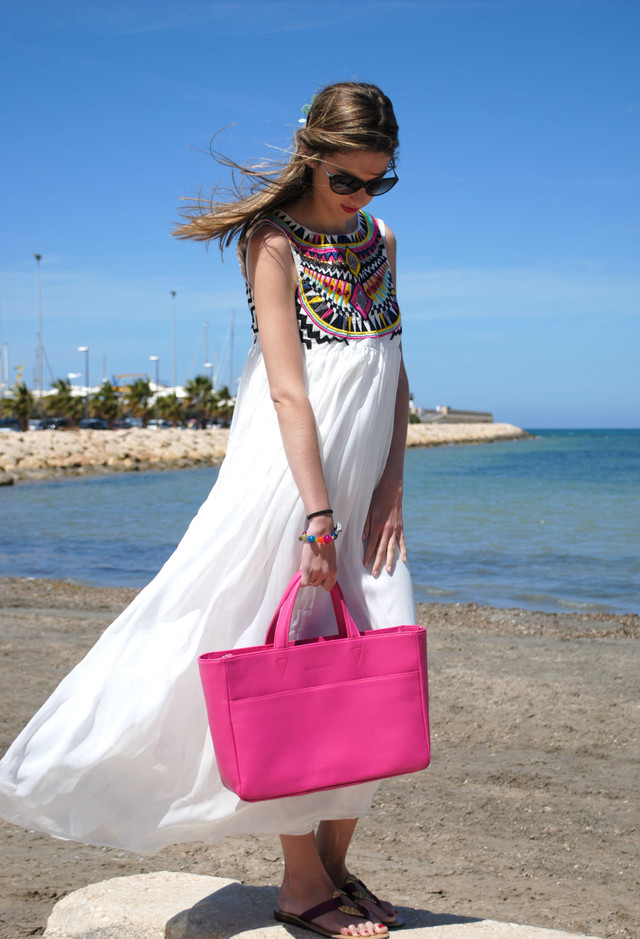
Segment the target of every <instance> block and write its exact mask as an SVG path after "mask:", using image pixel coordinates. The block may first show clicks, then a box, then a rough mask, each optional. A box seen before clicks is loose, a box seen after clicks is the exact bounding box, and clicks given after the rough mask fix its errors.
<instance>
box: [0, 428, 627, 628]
mask: <svg viewBox="0 0 640 939" xmlns="http://www.w3.org/2000/svg"><path fill="white" fill-rule="evenodd" d="M530 433H532V434H533V437H532V438H531V439H528V440H516V441H507V442H500V443H493V444H481V445H469V446H446V447H430V448H424V449H412V450H408V451H407V455H406V474H405V499H404V517H405V530H406V538H407V544H408V551H409V566H410V568H411V572H412V576H413V580H414V585H415V593H416V599H417V600H418V601H422V602H441V603H469V602H472V603H477V604H480V605H483V606H495V607H521V608H525V609H530V610H542V611H547V612H572V611H573V612H594V611H596V612H606V613H640V430H532V431H530ZM216 477H217V469H216V468H206V467H205V468H198V469H183V470H176V471H164V472H148V473H147V472H145V473H122V474H109V475H104V476H89V477H75V478H63V479H51V480H44V481H33V482H22V483H19V484H17V485H15V486H11V487H3V488H0V576H13V577H15V576H21V577H34V578H38V577H48V578H56V579H61V580H68V581H72V582H76V583H80V584H94V585H102V586H130V587H142V586H144V585H145V584H146V583H148V582H149V581H150V580H151V579H152V578H153V576H154V575H155V574H156V573H157V571H158V570H159V568H160V567H161V566H162V564H163V563H164V561H165V560H166V559H167V558H168V557H169V555H170V554H171V552H172V551H173V549H174V548H175V546H176V544H177V543H178V541H179V540H180V538H181V536H182V535H183V533H184V531H185V530H186V528H187V525H188V524H189V521H190V519H191V518H192V516H193V515H194V514H195V512H196V511H197V509H198V507H199V506H200V504H201V503H202V502H203V501H204V499H205V498H206V496H207V494H208V492H209V490H210V488H211V486H212V485H213V484H214V482H215V480H216Z"/></svg>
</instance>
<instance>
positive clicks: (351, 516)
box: [0, 338, 415, 854]
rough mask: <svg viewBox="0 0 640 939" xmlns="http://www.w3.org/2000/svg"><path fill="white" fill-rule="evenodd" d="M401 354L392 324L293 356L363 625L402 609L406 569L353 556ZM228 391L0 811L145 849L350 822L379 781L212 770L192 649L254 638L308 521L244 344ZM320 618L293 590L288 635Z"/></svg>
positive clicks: (383, 451)
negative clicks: (118, 609) (298, 358)
mask: <svg viewBox="0 0 640 939" xmlns="http://www.w3.org/2000/svg"><path fill="white" fill-rule="evenodd" d="M399 364H400V348H399V339H398V338H394V339H391V340H390V339H385V338H382V339H379V338H378V339H370V340H369V339H366V340H360V341H357V342H353V343H349V344H346V343H327V344H322V345H319V346H315V347H314V348H313V349H312V350H309V351H308V352H307V353H306V368H307V380H308V390H309V396H310V399H311V403H312V406H313V409H314V413H315V415H316V420H317V424H318V431H319V437H320V441H321V448H322V457H323V462H324V467H325V475H326V479H327V486H328V490H329V492H330V494H331V501H332V507H333V509H334V511H335V513H336V518H337V519H339V520H340V521H341V522H342V524H343V528H344V531H343V533H342V534H341V536H340V538H339V539H338V541H337V542H336V547H337V550H338V578H339V582H340V585H341V587H342V589H343V591H344V593H345V596H346V599H347V603H348V605H349V608H350V610H351V612H352V614H353V616H354V618H355V620H356V622H357V623H358V625H360V626H371V627H373V628H380V627H384V626H393V625H399V624H402V623H410V622H414V621H415V619H414V618H415V611H414V605H413V592H412V588H411V581H410V577H409V573H408V570H407V568H406V567H405V565H404V564H402V562H399V563H397V564H396V565H395V568H394V571H393V573H392V574H387V573H386V572H384V571H383V572H382V573H381V574H380V576H379V577H378V578H374V577H372V576H371V574H370V573H369V572H368V571H367V570H365V568H364V567H363V564H362V557H363V545H362V529H363V526H364V522H365V518H366V514H367V511H368V508H369V502H370V499H371V494H372V492H373V490H374V488H375V485H376V483H377V481H378V479H379V477H380V474H381V472H382V470H383V468H384V464H385V461H386V457H387V453H388V449H389V444H390V440H391V433H392V427H393V414H394V407H395V398H396V388H397V382H398V371H399ZM240 389H241V390H240V395H239V398H238V404H237V407H236V413H235V415H234V420H233V426H232V431H231V434H230V439H229V448H228V453H227V457H226V459H225V461H224V464H223V466H222V468H221V471H220V475H219V477H218V481H217V482H216V484H215V486H214V487H213V489H212V491H211V493H210V495H209V496H208V498H207V500H206V501H205V502H204V504H203V505H202V507H201V508H200V510H199V511H198V514H197V515H196V517H195V518H194V519H193V521H192V523H191V525H190V526H189V529H188V531H187V532H186V534H185V536H184V538H183V539H182V541H181V542H180V544H179V545H178V547H177V548H176V550H175V552H174V553H173V555H172V556H171V557H170V558H169V560H168V561H167V563H166V564H165V565H164V567H163V568H162V570H161V571H160V572H159V574H158V575H157V576H156V577H155V578H154V580H153V581H152V582H151V583H150V584H149V585H148V586H147V587H146V588H145V589H144V590H143V591H141V593H140V594H139V595H138V596H137V597H136V599H135V600H134V601H133V603H131V604H130V606H129V607H127V609H126V610H124V612H123V613H122V614H121V615H120V616H119V617H118V618H117V619H116V620H115V622H114V623H113V624H112V625H111V626H110V627H109V628H108V629H107V630H106V631H105V633H104V634H103V635H102V637H101V638H100V640H99V641H98V642H97V643H96V645H95V646H94V647H93V648H92V649H91V651H90V652H89V653H88V654H87V656H86V657H85V658H84V659H83V660H82V661H81V662H80V663H79V664H78V665H77V666H76V667H75V668H74V669H73V671H72V672H71V673H70V674H69V675H68V676H67V677H66V678H65V679H64V680H63V681H62V682H61V684H60V685H59V686H58V688H57V689H56V691H55V692H54V693H53V694H52V695H51V697H50V698H49V699H48V700H47V701H46V702H45V704H44V705H43V706H42V708H41V709H40V710H39V711H38V713H37V714H36V715H35V716H34V717H33V718H32V720H31V721H30V723H29V724H28V725H27V727H26V728H25V729H24V730H23V732H22V733H21V734H20V736H19V737H18V738H17V739H16V741H15V742H14V743H13V745H12V746H11V747H10V749H9V750H8V752H7V753H6V755H5V757H4V759H3V760H2V762H1V763H0V816H2V817H3V818H5V819H7V820H9V821H12V822H15V823H17V824H20V825H23V826H25V827H28V828H34V829H39V830H42V831H46V832H49V833H50V834H52V835H55V836H58V837H62V838H68V839H72V840H75V841H82V842H86V843H89V844H97V845H109V846H113V847H119V848H125V849H129V850H132V851H135V852H137V853H140V854H145V853H146V854H149V853H153V852H155V851H158V850H160V849H161V848H163V847H164V846H166V845H168V844H174V843H177V842H182V841H216V840H218V839H220V838H223V837H225V836H227V835H235V834H241V833H254V834H257V833H282V834H303V833H305V832H308V831H310V830H311V828H312V827H313V825H314V824H315V823H316V822H318V821H319V820H321V819H323V818H355V817H358V816H359V815H361V814H362V813H363V812H365V811H366V810H367V809H368V808H369V806H370V804H371V799H372V797H373V794H374V792H375V790H376V788H377V784H376V783H369V784H365V785H360V786H353V787H347V788H344V789H337V790H332V791H330V792H322V793H314V794H310V795H303V796H296V797H293V798H287V799H278V800H273V801H269V802H260V803H245V802H242V801H241V800H240V799H238V797H237V796H236V795H235V794H234V793H232V792H230V791H229V790H227V789H225V788H224V787H223V785H222V783H221V781H220V777H219V775H218V772H217V769H216V764H215V758H214V752H213V746H212V743H211V738H210V735H209V728H208V725H207V718H206V713H205V706H204V699H203V695H202V690H201V687H200V680H199V674H198V668H197V657H198V655H199V654H200V653H202V652H208V651H213V650H218V649H225V648H233V647H235V646H249V645H260V644H261V643H262V642H264V637H265V632H266V629H267V626H268V624H269V622H270V620H271V617H272V615H273V611H274V609H275V607H276V604H277V602H278V600H279V599H280V596H281V594H282V592H283V590H284V588H285V586H286V585H287V583H288V581H289V580H290V578H291V577H292V575H293V574H294V572H295V571H296V570H297V569H298V567H299V563H300V550H301V544H300V542H299V541H298V535H299V534H300V532H301V531H302V529H303V527H304V522H305V512H304V508H303V505H302V502H301V500H300V497H299V494H298V491H297V488H296V486H295V483H294V481H293V478H292V476H291V472H290V470H289V467H288V464H287V461H286V458H285V455H284V450H283V447H282V441H281V437H280V432H279V428H278V423H277V418H276V415H275V411H274V408H273V404H272V402H271V399H270V395H269V387H268V383H267V378H266V372H265V368H264V362H263V359H262V355H261V353H260V348H259V343H258V344H257V345H255V346H254V348H253V349H252V351H251V352H250V354H249V357H248V360H247V363H246V365H245V369H244V371H243V375H242V379H241V386H240ZM158 512H159V513H161V512H162V507H161V506H158ZM333 621H334V620H333V613H332V611H331V605H330V602H329V595H328V594H327V593H326V591H324V590H314V589H312V588H307V589H306V590H303V591H301V594H300V598H299V601H298V619H297V630H298V635H318V634H321V633H322V632H327V631H331V630H327V628H326V623H327V622H333ZM323 624H324V625H323ZM345 732H346V733H348V732H349V724H348V715H345V727H344V728H333V727H327V746H330V745H331V734H332V733H345Z"/></svg>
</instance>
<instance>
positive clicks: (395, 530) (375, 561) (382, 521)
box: [362, 478, 407, 577]
mask: <svg viewBox="0 0 640 939" xmlns="http://www.w3.org/2000/svg"><path fill="white" fill-rule="evenodd" d="M362 539H363V541H365V542H366V548H365V553H364V566H365V567H368V566H369V565H370V564H371V573H372V574H373V576H374V577H377V576H378V574H379V573H380V571H381V570H382V568H383V566H386V569H387V572H388V573H389V574H390V573H391V572H392V571H393V565H394V562H395V554H396V548H397V549H398V551H399V552H400V558H401V559H402V560H403V561H404V562H405V563H406V560H407V546H406V544H405V540H404V526H403V523H402V481H401V480H400V481H397V482H388V481H386V480H385V479H384V478H383V479H381V480H380V483H379V484H378V487H377V488H376V489H375V490H374V493H373V496H372V497H371V504H370V505H369V512H368V513H367V520H366V522H365V524H364V530H363V532H362Z"/></svg>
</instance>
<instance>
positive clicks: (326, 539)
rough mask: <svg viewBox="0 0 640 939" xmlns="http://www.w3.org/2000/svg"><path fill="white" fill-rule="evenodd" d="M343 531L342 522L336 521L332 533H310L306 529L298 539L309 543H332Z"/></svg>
mask: <svg viewBox="0 0 640 939" xmlns="http://www.w3.org/2000/svg"><path fill="white" fill-rule="evenodd" d="M341 531H342V525H341V524H340V522H336V524H335V527H334V529H333V531H332V532H331V534H330V535H310V534H309V533H308V531H307V530H306V529H305V530H304V531H303V532H302V534H301V535H300V537H299V538H298V541H306V542H307V544H318V545H320V544H331V542H332V541H335V540H336V538H337V537H338V535H339V534H340V532H341Z"/></svg>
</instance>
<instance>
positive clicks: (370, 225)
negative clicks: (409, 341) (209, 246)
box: [247, 210, 402, 348]
mask: <svg viewBox="0 0 640 939" xmlns="http://www.w3.org/2000/svg"><path fill="white" fill-rule="evenodd" d="M268 221H269V223H270V224H271V225H274V226H275V227H276V228H279V229H280V230H281V231H283V232H284V234H285V235H286V236H287V238H288V239H289V243H290V245H291V250H292V254H293V258H294V261H295V263H296V269H297V271H298V289H297V292H296V313H297V317H298V326H299V330H300V340H301V342H303V343H304V345H306V346H307V347H309V348H311V346H312V345H313V344H314V343H320V342H349V341H353V340H358V339H371V338H375V337H383V336H388V337H392V336H396V335H398V334H399V333H401V332H402V327H401V324H400V309H399V307H398V301H397V298H396V292H395V288H394V285H393V282H392V279H391V270H390V268H389V261H388V258H387V253H386V251H385V247H384V239H383V238H382V233H381V232H380V228H379V226H378V223H377V222H376V220H375V219H374V218H373V217H372V216H371V215H369V214H368V213H367V212H362V211H361V212H360V213H359V217H358V228H357V229H356V231H355V232H351V233H349V234H343V235H319V234H317V233H316V232H312V231H309V230H308V229H306V228H304V227H303V226H302V225H298V224H297V222H294V221H293V219H291V218H289V216H288V215H286V213H285V212H282V211H281V210H276V211H275V212H274V213H273V214H272V215H269V216H268ZM247 297H248V300H249V307H250V309H251V314H252V321H253V322H252V328H253V331H254V332H255V333H257V331H258V326H257V321H256V316H255V309H254V305H253V296H252V291H251V288H250V286H249V285H248V284H247Z"/></svg>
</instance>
